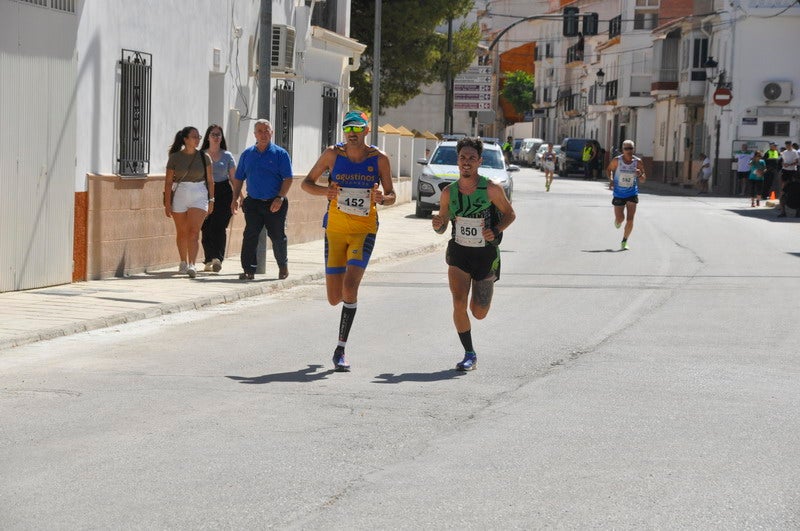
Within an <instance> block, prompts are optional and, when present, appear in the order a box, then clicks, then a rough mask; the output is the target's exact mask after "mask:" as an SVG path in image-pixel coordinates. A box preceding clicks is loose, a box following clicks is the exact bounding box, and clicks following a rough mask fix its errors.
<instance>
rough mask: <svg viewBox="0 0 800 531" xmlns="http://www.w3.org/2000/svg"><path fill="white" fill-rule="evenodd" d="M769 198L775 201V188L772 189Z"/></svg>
mask: <svg viewBox="0 0 800 531" xmlns="http://www.w3.org/2000/svg"><path fill="white" fill-rule="evenodd" d="M769 200H770V201H775V190H773V191H771V192H770V193H769Z"/></svg>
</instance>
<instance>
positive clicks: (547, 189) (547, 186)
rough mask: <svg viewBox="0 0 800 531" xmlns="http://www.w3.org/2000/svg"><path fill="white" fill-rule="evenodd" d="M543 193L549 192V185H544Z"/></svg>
mask: <svg viewBox="0 0 800 531" xmlns="http://www.w3.org/2000/svg"><path fill="white" fill-rule="evenodd" d="M544 191H545V192H549V191H550V185H549V184H548V185H545V187H544Z"/></svg>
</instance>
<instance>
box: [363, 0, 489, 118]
mask: <svg viewBox="0 0 800 531" xmlns="http://www.w3.org/2000/svg"><path fill="white" fill-rule="evenodd" d="M473 4H474V0H383V3H382V9H381V22H382V23H381V87H380V92H381V93H380V105H381V108H385V107H397V106H400V105H402V104H404V103H405V102H407V101H408V100H410V99H411V98H413V97H414V96H416V95H417V94H419V93H420V92H421V88H420V87H421V86H422V85H424V84H427V83H432V82H434V81H437V80H438V81H442V80H444V79H445V77H446V73H447V71H448V69H449V70H450V71H451V72H452V74H453V75H455V74H457V73H459V72H462V71H464V70H465V69H466V68H467V67H468V66H469V65H470V64H472V61H473V59H474V58H475V54H476V51H477V45H478V41H479V39H480V29H479V28H478V26H477V24H470V25H462V26H461V27H460V28H456V27H454V28H453V51H452V52H451V53H448V52H447V34H446V33H445V34H441V33H437V32H436V28H437V27H438V26H440V25H442V24H446V23H447V19H448V17H453V18H458V17H463V16H464V15H466V14H467V13H469V12H470V10H471V9H472V7H473ZM351 14H352V16H351V22H350V25H351V29H350V36H351V37H352V38H354V39H356V40H358V41H359V42H361V43H363V44H366V45H367V49H366V50H365V51H364V54H363V55H362V56H361V68H360V69H359V70H357V71H356V72H352V73H351V74H350V84H351V85H352V86H353V92H352V94H351V95H350V99H351V101H352V102H353V103H354V104H355V105H357V106H360V107H363V108H370V106H371V101H372V72H373V64H374V63H373V51H374V46H373V45H374V42H373V40H374V30H375V0H352V6H351Z"/></svg>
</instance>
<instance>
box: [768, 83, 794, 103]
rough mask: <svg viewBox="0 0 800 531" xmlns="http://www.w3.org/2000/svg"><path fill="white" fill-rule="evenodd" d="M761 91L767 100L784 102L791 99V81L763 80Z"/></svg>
mask: <svg viewBox="0 0 800 531" xmlns="http://www.w3.org/2000/svg"><path fill="white" fill-rule="evenodd" d="M761 93H762V94H763V95H764V100H765V101H767V102H786V101H790V100H791V99H792V82H791V81H765V82H764V84H763V86H762V87H761Z"/></svg>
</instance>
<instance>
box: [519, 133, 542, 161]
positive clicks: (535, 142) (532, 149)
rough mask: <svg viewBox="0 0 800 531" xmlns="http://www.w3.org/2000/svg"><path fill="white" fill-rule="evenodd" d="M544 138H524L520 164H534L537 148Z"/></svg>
mask: <svg viewBox="0 0 800 531" xmlns="http://www.w3.org/2000/svg"><path fill="white" fill-rule="evenodd" d="M543 142H544V140H542V139H541V138H523V139H522V148H520V156H519V157H520V164H527V165H528V166H533V162H534V157H535V156H536V150H538V149H539V146H541V145H542V143H543Z"/></svg>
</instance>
